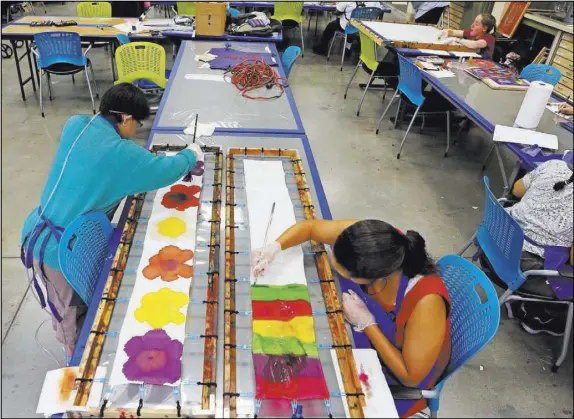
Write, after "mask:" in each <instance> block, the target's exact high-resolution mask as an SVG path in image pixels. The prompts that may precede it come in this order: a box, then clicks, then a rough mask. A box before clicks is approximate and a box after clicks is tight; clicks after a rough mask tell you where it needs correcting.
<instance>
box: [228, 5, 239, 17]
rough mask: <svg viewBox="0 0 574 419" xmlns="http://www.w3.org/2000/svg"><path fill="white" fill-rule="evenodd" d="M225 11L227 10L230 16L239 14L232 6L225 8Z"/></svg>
mask: <svg viewBox="0 0 574 419" xmlns="http://www.w3.org/2000/svg"><path fill="white" fill-rule="evenodd" d="M227 11H228V12H229V16H231V17H234V16H239V15H240V14H241V12H240V11H239V10H237V9H234V8H233V7H230V8H229V9H227Z"/></svg>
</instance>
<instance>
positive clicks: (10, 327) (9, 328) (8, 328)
mask: <svg viewBox="0 0 574 419" xmlns="http://www.w3.org/2000/svg"><path fill="white" fill-rule="evenodd" d="M29 289H30V285H28V286H27V287H26V291H24V295H22V298H21V299H20V302H19V303H18V307H17V308H16V312H15V313H14V316H13V317H12V320H11V321H10V324H9V325H8V327H7V328H6V333H5V334H4V336H2V346H4V342H6V339H7V338H8V335H9V334H10V331H11V330H12V326H13V325H14V322H15V321H16V317H18V313H19V312H20V309H21V308H22V305H23V304H24V301H25V300H26V296H27V295H28V290H29Z"/></svg>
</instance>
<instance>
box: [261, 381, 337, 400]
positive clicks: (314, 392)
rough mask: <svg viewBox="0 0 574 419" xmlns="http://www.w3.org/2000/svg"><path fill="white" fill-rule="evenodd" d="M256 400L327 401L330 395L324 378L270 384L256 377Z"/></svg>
mask: <svg viewBox="0 0 574 419" xmlns="http://www.w3.org/2000/svg"><path fill="white" fill-rule="evenodd" d="M255 398H256V399H257V400H265V399H284V400H327V399H329V398H330V395H329V389H328V388H327V384H326V383H325V378H324V377H320V378H318V377H298V378H292V379H291V380H289V381H287V382H282V383H269V382H267V381H265V379H264V378H263V377H255Z"/></svg>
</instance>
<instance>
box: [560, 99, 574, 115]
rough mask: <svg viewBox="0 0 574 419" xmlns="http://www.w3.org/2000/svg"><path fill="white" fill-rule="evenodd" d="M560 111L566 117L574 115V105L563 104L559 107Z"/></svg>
mask: <svg viewBox="0 0 574 419" xmlns="http://www.w3.org/2000/svg"><path fill="white" fill-rule="evenodd" d="M558 111H559V112H560V113H563V114H564V115H572V114H574V108H573V107H572V105H569V104H567V103H566V102H564V103H561V104H560V106H558Z"/></svg>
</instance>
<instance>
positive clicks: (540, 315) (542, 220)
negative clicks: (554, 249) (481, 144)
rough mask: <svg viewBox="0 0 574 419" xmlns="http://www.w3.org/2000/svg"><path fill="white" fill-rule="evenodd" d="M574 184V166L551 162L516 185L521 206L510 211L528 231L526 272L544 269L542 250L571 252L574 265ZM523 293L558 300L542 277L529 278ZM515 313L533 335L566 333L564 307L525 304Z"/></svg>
mask: <svg viewBox="0 0 574 419" xmlns="http://www.w3.org/2000/svg"><path fill="white" fill-rule="evenodd" d="M573 182H574V172H573V171H572V164H571V162H566V161H564V160H550V161H547V162H545V163H542V164H541V165H540V166H538V167H537V168H536V169H535V170H533V171H532V172H530V173H527V174H526V175H525V176H524V177H523V178H522V179H520V180H518V181H517V182H516V183H515V184H514V187H513V189H512V194H513V195H514V196H516V197H517V198H519V199H520V202H518V203H517V204H515V205H513V206H512V207H510V208H508V209H507V211H508V212H509V213H510V215H512V217H513V218H514V219H516V221H518V223H519V224H520V226H521V227H522V229H523V231H524V236H525V240H524V247H523V252H522V257H521V262H520V268H521V270H522V271H523V272H526V271H529V270H538V269H544V260H545V249H544V248H543V247H541V246H559V247H562V248H570V255H569V256H570V257H569V259H570V260H569V263H570V265H572V264H573V262H574V254H573V250H572V247H573V242H574V217H573V216H572V214H573V211H574V204H573V198H574V195H573V189H574V185H573ZM534 243H536V244H534ZM520 291H523V292H526V293H529V292H530V293H532V294H536V295H542V296H548V297H550V298H554V291H553V290H552V288H551V287H550V285H548V283H547V282H546V277H542V276H533V277H529V278H528V279H527V280H526V282H525V283H524V284H523V285H522V287H521V288H520ZM515 311H516V315H517V317H519V318H521V319H522V322H521V326H522V328H523V329H524V330H526V331H527V332H529V333H541V332H543V333H548V334H552V335H554V336H559V335H562V334H563V333H564V328H565V320H566V313H565V311H564V310H563V307H562V305H561V304H542V303H528V302H525V303H521V304H520V309H518V310H515Z"/></svg>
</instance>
